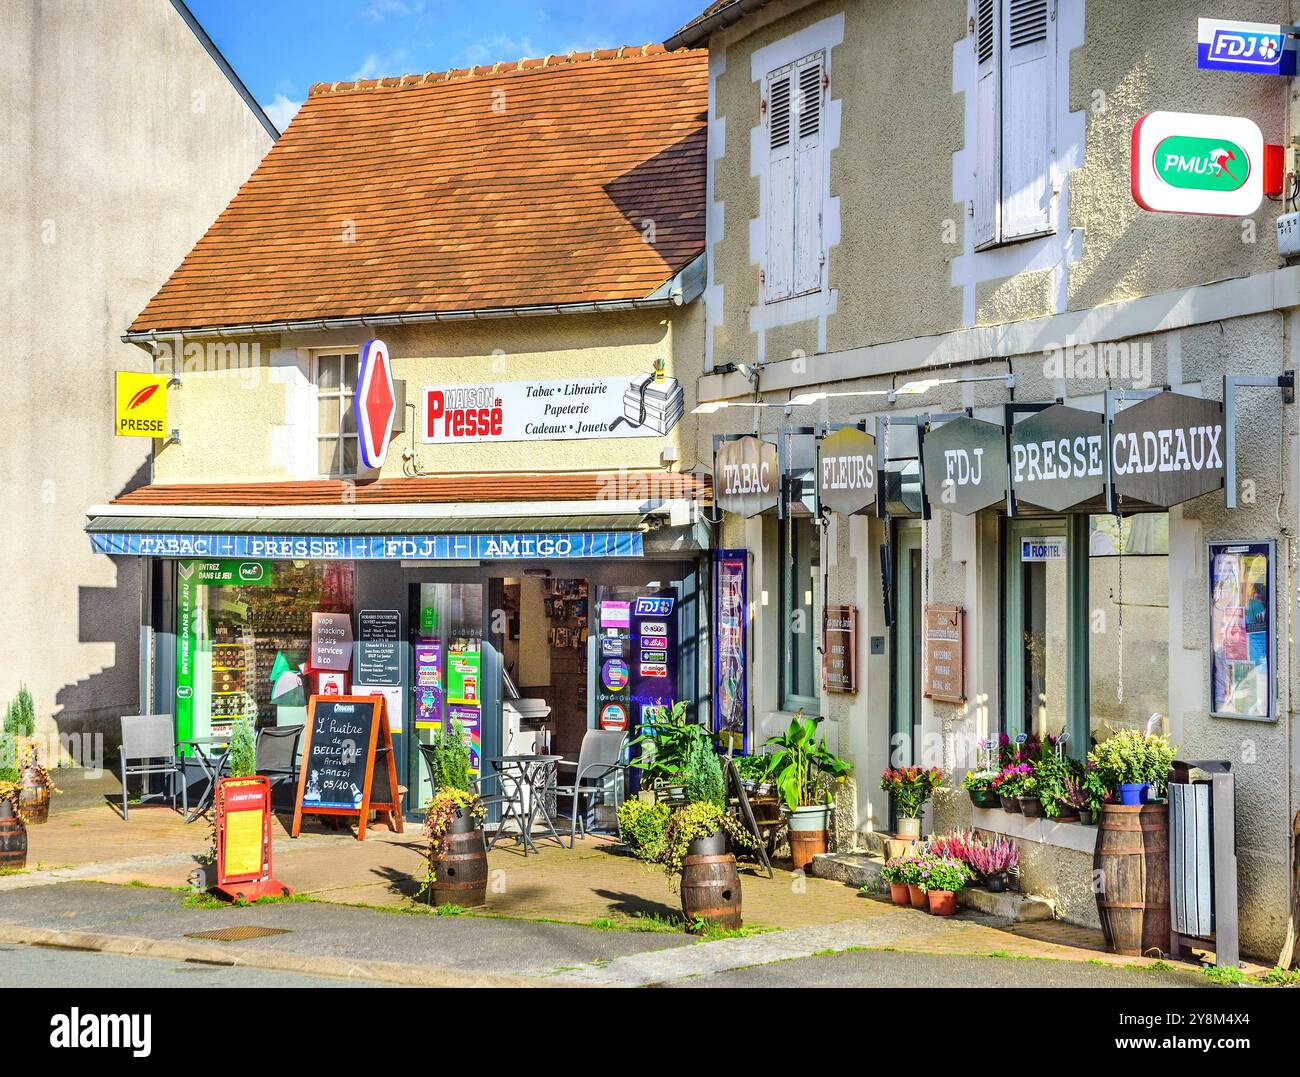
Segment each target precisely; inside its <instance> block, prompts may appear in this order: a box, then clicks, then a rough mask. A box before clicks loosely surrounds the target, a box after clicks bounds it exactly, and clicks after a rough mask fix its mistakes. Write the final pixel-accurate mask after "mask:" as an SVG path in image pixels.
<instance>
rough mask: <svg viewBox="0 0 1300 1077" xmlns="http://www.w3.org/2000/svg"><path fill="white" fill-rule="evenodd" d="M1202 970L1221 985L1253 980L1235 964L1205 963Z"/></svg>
mask: <svg viewBox="0 0 1300 1077" xmlns="http://www.w3.org/2000/svg"><path fill="white" fill-rule="evenodd" d="M1201 972H1203V973H1204V974H1205V975H1206V976H1207V977H1209V978H1210V979H1211V980H1213V981H1214V982H1215V983H1216V984H1219V985H1221V986H1228V985H1232V984H1248V983H1251V982H1252V981H1251V978H1250V977H1249V976H1247V975H1246V974H1245V973H1244V972H1242V971H1241V969H1239V968H1237V967H1236V966H1234V965H1204V966H1202V967H1201Z"/></svg>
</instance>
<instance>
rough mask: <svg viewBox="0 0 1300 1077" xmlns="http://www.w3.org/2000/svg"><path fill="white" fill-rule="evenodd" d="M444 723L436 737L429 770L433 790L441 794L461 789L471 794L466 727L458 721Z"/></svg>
mask: <svg viewBox="0 0 1300 1077" xmlns="http://www.w3.org/2000/svg"><path fill="white" fill-rule="evenodd" d="M450 726H451V728H450V729H449V728H448V725H447V723H443V726H442V728H441V729H440V730H439V731H438V733H437V734H436V735H435V736H434V738H433V742H432V749H433V751H432V756H433V758H432V759H431V760H430V761H429V770H430V773H431V774H432V776H433V789H434V792H435V793H439V792H441V791H442V790H444V789H459V790H460V791H461V792H463V793H467V792H469V784H470V773H469V746H468V745H467V744H466V743H465V727H464V725H462V724H461V723H460V722H458V721H453V722H451V723H450Z"/></svg>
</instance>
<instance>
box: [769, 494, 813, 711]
mask: <svg viewBox="0 0 1300 1077" xmlns="http://www.w3.org/2000/svg"><path fill="white" fill-rule="evenodd" d="M778 526H779V527H780V529H781V532H780V533H781V541H780V543H779V544H778V557H779V559H780V570H781V633H780V648H781V706H782V707H783V708H785V709H787V710H797V709H798V708H799V707H803V708H804V710H806V711H808V712H810V713H815V712H816V711H817V708H818V703H817V695H818V687H819V677H818V663H817V640H818V634H819V631H820V625H821V620H820V607H821V594H820V586H819V582H818V581H819V579H820V575H821V536H820V535H819V534H818V528H817V521H816V519H815V518H814V517H812V516H802V515H794V514H791V515H789V516H787V517H786V518H785V519H784V520H782V521H781V522H780V524H779V525H778Z"/></svg>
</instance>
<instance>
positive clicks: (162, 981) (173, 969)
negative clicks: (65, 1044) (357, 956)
mask: <svg viewBox="0 0 1300 1077" xmlns="http://www.w3.org/2000/svg"><path fill="white" fill-rule="evenodd" d="M0 966H3V968H4V970H5V979H6V981H7V982H8V983H10V984H22V985H23V986H25V987H75V988H84V987H153V988H158V987H161V988H169V987H186V988H188V987H368V986H370V985H369V984H365V983H358V982H356V981H347V980H337V979H333V978H331V977H328V976H299V975H296V974H294V973H291V972H275V971H273V970H269V969H254V968H234V967H232V966H229V965H203V964H197V963H194V962H189V961H164V960H160V959H158V958H152V957H118V956H117V955H115V954H99V953H87V952H85V951H82V950H56V949H53V948H50V947H36V946H0Z"/></svg>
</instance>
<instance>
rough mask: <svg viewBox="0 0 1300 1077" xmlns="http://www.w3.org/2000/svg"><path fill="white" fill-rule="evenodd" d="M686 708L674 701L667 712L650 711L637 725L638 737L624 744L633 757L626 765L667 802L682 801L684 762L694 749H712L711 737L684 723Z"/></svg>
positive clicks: (701, 728)
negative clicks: (655, 789)
mask: <svg viewBox="0 0 1300 1077" xmlns="http://www.w3.org/2000/svg"><path fill="white" fill-rule="evenodd" d="M688 712H689V704H688V703H687V702H686V701H685V700H678V701H677V702H676V703H674V704H673V705H672V707H671V708H669V707H667V706H664V705H662V704H660V705H658V706H656V707H654V708H653V709H652V710H651V711H650V712H649V713H650V717H649V718H648V719H647V720H646V721H644V722H642V723H641V727H640V730H641V731H640V733H639V734H638V735H637V736H635V737H633V738H632V739H631V740H630V741H628V747H629V748H631V749H634V750H635V752H636V754H635V756H634V757H633V758H632V759H631V761H630V762H629V763H628V766H631V767H635V768H636V769H637V770H639V771H640V772H641V776H642V780H643V782H644V783H645V784H646V785H647V786H656V787H658V788H660V789H662V790H664V791H665V792H666V793H667V795H668V797H669V799H670V800H673V801H676V802H678V803H680V802H682V801H684V800H685V796H686V794H685V790H684V789H683V787H682V781H683V777H684V774H685V771H686V764H687V761H688V760H689V759H690V756H691V753H692V752H693V751H694V750H695V749H696V746H697V745H699V744H701V743H703V744H704V745H706V746H708V747H709V748H712V747H713V744H714V737H713V734H712V733H710V732H709V731H708V729H706V728H705V727H704V726H702V725H700V724H699V723H698V722H692V721H690V720H689V719H688Z"/></svg>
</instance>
